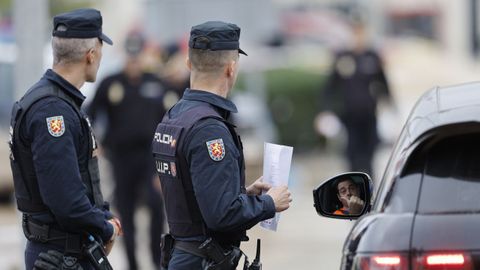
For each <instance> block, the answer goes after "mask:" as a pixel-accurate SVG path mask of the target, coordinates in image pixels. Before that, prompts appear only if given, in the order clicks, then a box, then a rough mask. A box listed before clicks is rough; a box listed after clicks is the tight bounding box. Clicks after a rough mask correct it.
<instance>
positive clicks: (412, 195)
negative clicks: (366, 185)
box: [383, 173, 422, 214]
mask: <svg viewBox="0 0 480 270" xmlns="http://www.w3.org/2000/svg"><path fill="white" fill-rule="evenodd" d="M421 179H422V174H421V173H414V174H409V175H405V176H402V177H399V178H398V179H397V180H395V182H394V184H393V185H392V186H391V187H390V191H389V194H388V195H387V197H386V199H385V204H384V207H383V211H385V212H388V213H392V214H393V213H407V212H414V211H415V208H416V206H417V199H418V190H419V186H420V181H421Z"/></svg>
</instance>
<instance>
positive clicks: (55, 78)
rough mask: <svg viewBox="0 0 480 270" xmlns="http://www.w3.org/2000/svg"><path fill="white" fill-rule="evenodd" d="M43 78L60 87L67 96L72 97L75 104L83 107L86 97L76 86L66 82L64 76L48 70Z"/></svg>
mask: <svg viewBox="0 0 480 270" xmlns="http://www.w3.org/2000/svg"><path fill="white" fill-rule="evenodd" d="M43 77H44V78H46V79H47V80H49V81H51V82H53V83H56V84H57V85H59V86H60V89H62V90H63V91H64V92H65V93H66V94H68V95H69V96H71V97H72V98H73V100H74V101H75V103H77V104H78V106H81V105H82V103H83V101H84V100H85V96H84V95H83V94H82V93H81V92H80V90H78V89H77V88H76V87H75V86H73V84H71V83H69V82H68V81H67V80H65V79H64V78H63V77H62V76H60V75H59V74H57V73H56V72H55V71H53V70H51V69H48V70H47V72H45V74H44V75H43Z"/></svg>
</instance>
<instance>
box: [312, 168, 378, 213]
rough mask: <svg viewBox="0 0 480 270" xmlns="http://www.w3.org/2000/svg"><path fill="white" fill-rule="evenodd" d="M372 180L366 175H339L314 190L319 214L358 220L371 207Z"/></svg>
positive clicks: (357, 173) (314, 198) (355, 173)
mask: <svg viewBox="0 0 480 270" xmlns="http://www.w3.org/2000/svg"><path fill="white" fill-rule="evenodd" d="M370 190H371V180H370V176H368V174H366V173H359V172H354V173H344V174H340V175H337V176H335V177H333V178H331V179H329V180H327V181H325V182H324V183H322V184H321V185H320V186H319V187H318V188H316V189H314V190H313V200H314V202H315V204H314V206H315V209H316V210H317V213H318V214H319V215H322V216H326V217H335V218H347V219H356V218H358V217H360V216H362V215H363V214H365V213H366V212H367V210H368V208H369V205H370V197H371V194H370Z"/></svg>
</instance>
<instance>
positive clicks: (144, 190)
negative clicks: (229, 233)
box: [88, 32, 167, 270]
mask: <svg viewBox="0 0 480 270" xmlns="http://www.w3.org/2000/svg"><path fill="white" fill-rule="evenodd" d="M144 46H145V39H144V37H143V36H142V35H141V34H140V33H138V32H133V33H130V34H129V35H128V36H127V38H126V40H125V52H126V54H127V59H126V62H125V65H124V67H123V70H122V71H120V72H119V73H116V74H113V75H111V76H108V77H107V78H105V79H104V80H103V81H102V82H101V83H100V85H99V87H98V89H97V92H96V94H95V97H94V99H93V101H92V103H91V104H90V106H89V107H88V113H89V115H90V117H91V118H92V121H93V122H97V120H101V117H102V116H103V117H104V118H105V120H106V130H105V136H104V137H103V139H102V144H101V145H102V146H103V147H104V150H105V151H104V153H105V156H106V157H107V159H108V160H109V161H110V163H111V165H112V169H113V177H114V181H115V190H114V196H115V199H114V200H115V205H116V209H117V211H118V212H119V214H120V218H121V219H122V224H123V230H124V240H125V248H126V253H127V259H128V264H129V269H131V270H134V269H137V268H138V264H137V260H136V257H135V251H136V248H135V247H136V245H135V222H134V221H135V219H134V214H135V209H136V205H137V203H138V202H139V200H141V199H143V198H144V199H145V200H146V203H147V205H148V207H149V210H150V217H151V219H150V238H149V240H150V243H149V244H150V250H151V256H152V260H153V263H154V264H155V265H156V266H158V267H159V265H160V252H161V251H160V239H161V234H162V232H163V224H164V218H163V200H162V195H161V190H160V182H159V180H158V177H157V176H156V175H155V165H154V160H153V157H152V151H151V146H152V136H153V133H154V131H155V127H156V125H157V124H158V122H159V121H160V120H161V119H162V117H163V115H164V114H165V106H164V96H165V92H166V90H167V86H166V85H165V83H164V82H163V81H161V80H160V79H159V78H157V77H156V76H155V75H153V74H151V73H147V72H144V70H143V67H142V62H141V58H140V56H141V53H142V51H143V49H144Z"/></svg>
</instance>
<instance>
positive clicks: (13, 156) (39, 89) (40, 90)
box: [9, 85, 104, 213]
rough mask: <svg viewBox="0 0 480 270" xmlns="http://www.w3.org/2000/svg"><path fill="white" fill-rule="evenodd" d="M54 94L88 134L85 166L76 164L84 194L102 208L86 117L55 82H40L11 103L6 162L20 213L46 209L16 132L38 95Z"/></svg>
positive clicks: (25, 145) (27, 147)
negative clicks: (68, 107) (66, 106)
mask: <svg viewBox="0 0 480 270" xmlns="http://www.w3.org/2000/svg"><path fill="white" fill-rule="evenodd" d="M47 97H57V98H60V99H62V100H63V101H65V102H66V103H67V104H69V105H70V106H71V107H72V108H73V109H74V111H75V112H76V114H77V115H78V117H79V119H82V121H81V123H82V129H83V131H84V134H90V136H87V137H88V149H89V153H88V161H87V166H83V167H82V166H80V164H79V168H80V174H81V177H82V181H83V184H84V185H85V187H86V188H87V196H88V197H89V198H90V201H91V202H92V204H95V205H96V206H97V207H99V208H102V207H103V204H104V201H103V196H102V192H101V190H100V176H99V170H98V160H97V157H94V156H93V151H94V150H95V149H96V148H97V144H96V141H95V137H94V135H93V131H92V128H91V125H90V122H89V120H88V117H87V116H86V115H85V114H83V113H82V112H81V110H80V107H79V106H78V105H77V104H76V103H75V102H74V100H73V99H72V98H71V97H69V96H68V95H67V94H65V93H64V92H63V91H62V90H61V89H59V88H58V87H57V86H55V85H42V86H38V85H36V86H34V87H32V88H31V89H30V90H29V91H28V92H27V94H25V96H24V97H23V98H22V99H21V100H19V101H17V102H16V103H15V104H14V105H13V109H12V118H11V122H10V141H9V145H10V166H11V168H12V174H13V182H14V188H15V197H16V200H17V206H18V209H19V210H20V211H22V212H24V213H39V212H46V211H48V207H47V206H46V205H45V204H44V202H43V200H42V198H41V196H40V192H39V187H38V181H37V176H36V174H35V167H34V164H33V157H32V151H31V148H30V143H29V142H26V141H25V140H24V139H22V138H21V136H20V129H21V126H22V122H23V120H24V119H25V115H26V113H27V112H28V111H29V109H30V107H31V106H32V105H33V104H35V103H36V102H38V101H39V100H41V99H44V98H47Z"/></svg>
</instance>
